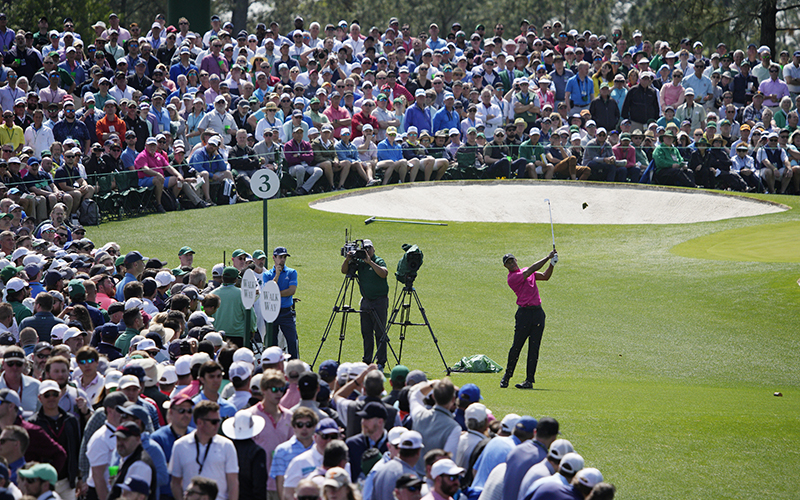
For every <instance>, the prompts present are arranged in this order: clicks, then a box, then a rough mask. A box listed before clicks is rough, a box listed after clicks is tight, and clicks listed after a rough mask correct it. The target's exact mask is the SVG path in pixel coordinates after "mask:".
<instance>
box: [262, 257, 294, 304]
mask: <svg viewBox="0 0 800 500" xmlns="http://www.w3.org/2000/svg"><path fill="white" fill-rule="evenodd" d="M274 278H275V266H272V269H270V270H269V271H264V272H263V273H262V274H261V279H262V280H263V282H264V283H266V282H267V281H271V280H273V279H274ZM292 285H294V286H297V271H295V270H294V269H292V268H291V267H284V268H283V272H282V273H281V275H280V276H279V277H278V288H279V289H280V290H281V291H284V290H287V289H288V288H289V287H290V286H292ZM293 300H294V299H292V296H291V295H289V296H287V297H281V309H284V308H287V307H292V302H293Z"/></svg>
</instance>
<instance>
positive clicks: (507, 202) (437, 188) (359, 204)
mask: <svg viewBox="0 0 800 500" xmlns="http://www.w3.org/2000/svg"><path fill="white" fill-rule="evenodd" d="M546 198H549V199H550V203H551V205H552V209H553V222H555V223H556V224H687V223H693V222H706V221H717V220H723V219H731V218H735V217H750V216H753V215H763V214H771V213H777V212H782V211H784V210H788V208H789V207H787V206H785V205H779V204H776V203H770V202H765V201H760V200H755V199H752V198H746V197H742V196H731V195H726V194H724V193H709V192H705V191H697V190H686V189H671V188H663V187H658V186H644V185H630V184H619V185H614V184H594V183H579V182H569V181H564V182H561V181H524V180H515V181H485V182H474V181H473V182H440V183H435V182H429V183H414V184H399V185H393V186H387V187H385V188H375V189H369V190H359V191H355V192H350V193H343V194H339V195H337V196H333V197H330V198H325V199H322V200H319V201H316V202H313V203H311V206H312V207H313V208H315V209H317V210H323V211H326V212H337V213H346V214H354V215H364V216H367V217H369V216H376V217H379V218H396V219H418V220H435V221H459V222H534V223H546V222H549V221H550V218H549V214H548V210H547V203H545V201H544V200H545V199H546ZM584 203H586V204H587V207H586V208H585V209H584V208H583V204H584Z"/></svg>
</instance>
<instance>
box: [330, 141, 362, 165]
mask: <svg viewBox="0 0 800 500" xmlns="http://www.w3.org/2000/svg"><path fill="white" fill-rule="evenodd" d="M334 149H336V155H337V156H338V157H339V160H349V161H361V160H360V159H359V157H358V148H357V147H355V146H354V145H353V143H352V142H348V143H347V144H345V143H344V142H342V141H338V142H337V143H336V145H335V146H334Z"/></svg>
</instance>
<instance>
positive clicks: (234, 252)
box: [231, 248, 247, 259]
mask: <svg viewBox="0 0 800 500" xmlns="http://www.w3.org/2000/svg"><path fill="white" fill-rule="evenodd" d="M246 254H247V252H245V251H244V250H242V249H241V248H237V249H236V250H234V251H233V253H232V254H231V257H233V258H234V259H235V258H236V257H239V256H240V255H246Z"/></svg>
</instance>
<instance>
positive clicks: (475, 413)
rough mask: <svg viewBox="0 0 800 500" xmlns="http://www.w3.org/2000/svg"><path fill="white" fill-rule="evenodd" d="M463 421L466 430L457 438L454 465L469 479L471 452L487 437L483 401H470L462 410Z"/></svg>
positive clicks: (486, 418)
mask: <svg viewBox="0 0 800 500" xmlns="http://www.w3.org/2000/svg"><path fill="white" fill-rule="evenodd" d="M464 422H465V423H466V424H467V430H466V431H463V432H462V433H461V436H460V437H459V438H458V448H457V449H456V455H455V462H456V465H458V466H459V467H462V468H463V469H465V470H466V471H467V474H468V476H469V479H471V478H472V466H473V465H474V464H473V463H470V462H471V460H470V459H471V457H472V452H473V451H474V450H475V447H476V446H478V443H480V442H481V441H483V440H485V439H487V438H488V430H489V410H488V409H487V408H486V406H485V405H484V404H483V403H472V404H471V405H469V406H468V407H467V409H466V410H465V411H464Z"/></svg>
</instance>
